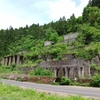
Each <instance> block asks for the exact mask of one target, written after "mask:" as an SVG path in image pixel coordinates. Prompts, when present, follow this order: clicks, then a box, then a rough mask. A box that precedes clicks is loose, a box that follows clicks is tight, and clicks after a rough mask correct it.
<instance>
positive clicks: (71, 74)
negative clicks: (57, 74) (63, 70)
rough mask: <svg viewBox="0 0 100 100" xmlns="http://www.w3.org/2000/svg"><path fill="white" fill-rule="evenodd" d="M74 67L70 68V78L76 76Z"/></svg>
mask: <svg viewBox="0 0 100 100" xmlns="http://www.w3.org/2000/svg"><path fill="white" fill-rule="evenodd" d="M73 75H74V68H70V72H69V78H74V76H73Z"/></svg>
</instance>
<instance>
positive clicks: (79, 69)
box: [78, 67, 81, 77]
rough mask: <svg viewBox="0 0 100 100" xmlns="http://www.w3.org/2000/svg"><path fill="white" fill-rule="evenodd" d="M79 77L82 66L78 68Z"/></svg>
mask: <svg viewBox="0 0 100 100" xmlns="http://www.w3.org/2000/svg"><path fill="white" fill-rule="evenodd" d="M78 77H81V68H80V67H79V68H78Z"/></svg>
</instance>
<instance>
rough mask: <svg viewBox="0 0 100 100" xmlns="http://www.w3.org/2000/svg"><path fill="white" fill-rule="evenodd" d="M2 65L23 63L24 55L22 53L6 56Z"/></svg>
mask: <svg viewBox="0 0 100 100" xmlns="http://www.w3.org/2000/svg"><path fill="white" fill-rule="evenodd" d="M1 63H2V65H7V66H10V65H11V64H13V63H14V64H16V65H19V64H23V56H22V55H13V56H6V57H4V58H3V59H2V61H1Z"/></svg>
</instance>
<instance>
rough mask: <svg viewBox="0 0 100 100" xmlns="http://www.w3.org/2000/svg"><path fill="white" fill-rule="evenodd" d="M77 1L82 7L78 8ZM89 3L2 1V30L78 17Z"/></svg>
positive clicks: (72, 0) (28, 0)
mask: <svg viewBox="0 0 100 100" xmlns="http://www.w3.org/2000/svg"><path fill="white" fill-rule="evenodd" d="M75 1H81V3H80V5H77V6H76V2H75ZM87 3H88V0H26V1H25V2H23V0H18V2H17V1H12V0H1V1H0V29H2V28H3V29H6V28H8V27H9V26H10V25H11V26H13V27H14V28H18V27H24V26H25V25H26V24H28V25H31V24H33V23H35V24H37V23H40V24H44V23H49V22H51V21H57V20H59V18H60V17H62V16H65V17H66V19H68V18H69V17H70V16H71V15H72V14H73V13H74V14H75V16H76V17H78V16H81V14H82V11H83V8H84V7H85V6H86V5H87Z"/></svg>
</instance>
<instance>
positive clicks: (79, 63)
mask: <svg viewBox="0 0 100 100" xmlns="http://www.w3.org/2000/svg"><path fill="white" fill-rule="evenodd" d="M78 34H79V33H74V34H69V35H65V36H64V41H65V42H66V41H67V42H68V41H74V40H75V39H76V38H77V36H78ZM51 44H52V42H51V41H48V42H45V44H44V46H49V45H51ZM43 60H44V62H41V63H40V64H39V65H38V66H39V67H44V68H45V69H49V70H51V71H53V72H54V73H55V76H57V77H62V76H66V77H68V78H71V79H74V78H75V77H79V78H80V77H90V76H93V75H94V74H95V72H97V71H96V70H94V69H93V68H91V65H92V64H96V65H97V66H100V56H99V55H97V56H96V57H94V58H92V59H91V60H87V61H85V60H84V59H82V58H77V57H76V56H75V55H72V54H69V55H63V56H62V60H59V61H53V58H52V56H51V55H45V58H44V59H43ZM12 63H15V64H16V65H19V64H23V63H24V60H23V55H12V56H6V57H4V58H3V59H2V65H7V66H10V65H11V64H12ZM25 70H26V69H25ZM27 72H28V71H27Z"/></svg>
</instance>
